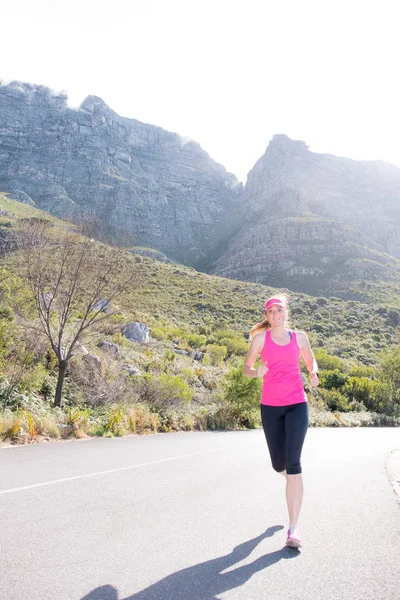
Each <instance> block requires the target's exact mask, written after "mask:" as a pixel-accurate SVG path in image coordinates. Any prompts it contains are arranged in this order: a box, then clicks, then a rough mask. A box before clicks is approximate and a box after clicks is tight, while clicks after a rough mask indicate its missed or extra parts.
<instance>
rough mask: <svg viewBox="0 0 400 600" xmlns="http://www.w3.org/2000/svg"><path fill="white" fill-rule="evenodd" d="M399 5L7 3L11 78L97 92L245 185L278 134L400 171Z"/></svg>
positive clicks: (381, 0) (75, 94) (357, 1)
mask: <svg viewBox="0 0 400 600" xmlns="http://www.w3.org/2000/svg"><path fill="white" fill-rule="evenodd" d="M398 4H399V3H398V0H346V1H344V0H2V2H1V7H0V23H1V60H0V79H2V80H3V81H4V82H8V81H10V80H20V81H29V82H32V83H37V84H43V85H47V86H49V87H51V88H53V89H54V90H56V91H61V90H65V91H66V92H67V93H68V96H69V101H70V104H71V105H73V106H79V104H80V103H81V102H82V100H83V99H84V98H85V97H86V96H87V95H89V94H94V95H96V96H100V97H101V98H103V100H104V101H105V102H106V103H107V104H108V105H109V106H110V107H111V108H112V109H113V110H115V111H116V112H117V113H119V114H120V115H122V116H125V117H131V118H135V119H138V120H140V121H144V122H146V123H151V124H154V125H158V126H160V127H163V128H164V129H167V130H169V131H175V132H177V133H179V134H181V135H182V136H188V137H190V138H192V139H194V140H196V141H197V142H199V143H200V144H201V146H202V147H203V148H204V150H206V151H207V152H208V153H209V154H210V156H211V157H212V158H214V159H215V160H217V161H218V162H220V163H222V164H223V165H224V166H225V167H226V169H227V170H228V171H231V172H233V173H235V174H236V175H237V177H238V178H239V179H241V180H242V181H245V179H246V176H247V173H248V171H249V170H250V169H251V168H252V167H253V165H254V163H255V162H256V160H258V158H259V157H260V156H261V155H262V154H263V153H264V152H265V149H266V147H267V145H268V142H269V140H270V139H271V137H272V136H273V135H274V134H275V133H286V134H287V135H289V136H290V137H292V138H294V139H301V140H304V141H305V142H306V143H307V144H308V145H309V146H310V149H311V150H313V151H314V152H326V153H329V154H336V155H339V156H347V157H350V158H355V159H381V160H385V161H388V162H392V163H394V164H396V165H398V166H400V119H399V107H400V89H399V88H400V86H399V84H398V79H399V77H398V73H399V64H398V63H399V57H400V52H399V50H400V35H399V17H398V12H400V6H398ZM397 6H398V7H397Z"/></svg>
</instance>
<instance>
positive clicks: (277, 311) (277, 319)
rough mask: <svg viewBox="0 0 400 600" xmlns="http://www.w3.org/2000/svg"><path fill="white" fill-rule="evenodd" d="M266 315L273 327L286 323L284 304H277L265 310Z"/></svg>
mask: <svg viewBox="0 0 400 600" xmlns="http://www.w3.org/2000/svg"><path fill="white" fill-rule="evenodd" d="M265 316H266V318H267V319H268V322H269V324H270V325H271V327H278V326H280V325H284V323H285V317H286V310H285V309H284V308H283V307H282V306H278V305H277V304H275V305H272V306H270V308H269V309H268V310H266V311H265Z"/></svg>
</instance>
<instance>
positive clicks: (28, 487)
mask: <svg viewBox="0 0 400 600" xmlns="http://www.w3.org/2000/svg"><path fill="white" fill-rule="evenodd" d="M399 447H400V429H394V428H393V429H391V428H387V429H366V428H363V429H361V428H356V429H310V430H309V432H308V435H307V439H306V445H305V448H304V453H303V469H304V481H305V488H306V491H305V501H304V506H303V510H302V515H301V530H302V534H303V535H302V537H303V548H302V549H301V551H296V550H293V549H290V548H285V547H284V542H285V538H286V529H287V515H286V506H285V500H284V480H283V478H282V477H281V476H279V475H277V474H275V473H274V472H273V471H272V469H271V467H270V464H269V457H268V454H267V449H266V445H265V441H264V438H263V434H262V432H261V431H248V432H230V433H223V432H219V433H211V432H207V433H179V434H166V435H157V436H146V437H131V438H124V439H115V438H114V439H94V440H81V441H74V442H59V443H51V444H41V445H30V446H23V447H17V448H3V449H1V450H0V473H1V479H0V597H1V599H2V600H3V599H4V600H50V599H51V600H54V599H56V600H81V599H83V598H85V600H214V599H221V600H222V599H227V598H229V600H239V599H240V600H261V599H263V600H275V599H276V600H278V599H279V600H286V599H287V600H289V599H290V600H296V599H299V600H300V599H301V600H307V599H312V600H320V599H324V600H333V599H335V600H344V599H346V600H353V599H357V600H389V599H390V600H396V599H398V598H400V503H399V498H398V496H397V495H396V494H395V493H394V491H393V488H392V486H391V485H390V483H389V479H388V475H387V473H386V469H385V461H386V459H387V457H388V456H389V453H390V452H391V451H393V450H394V449H395V448H399Z"/></svg>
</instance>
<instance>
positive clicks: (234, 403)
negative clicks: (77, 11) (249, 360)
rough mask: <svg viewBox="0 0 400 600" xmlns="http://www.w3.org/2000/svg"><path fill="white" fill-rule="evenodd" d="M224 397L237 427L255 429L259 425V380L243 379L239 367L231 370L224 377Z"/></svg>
mask: <svg viewBox="0 0 400 600" xmlns="http://www.w3.org/2000/svg"><path fill="white" fill-rule="evenodd" d="M223 387H224V397H225V399H226V401H227V402H228V406H229V407H230V408H231V410H232V412H233V414H234V416H235V417H236V419H237V423H238V425H241V426H245V427H255V426H256V424H259V420H260V418H259V412H260V409H259V404H260V395H261V379H260V378H258V377H257V378H251V377H245V376H244V375H243V372H242V369H241V368H240V367H237V368H233V369H231V370H230V371H229V372H228V373H227V374H226V375H225V377H224V383H223Z"/></svg>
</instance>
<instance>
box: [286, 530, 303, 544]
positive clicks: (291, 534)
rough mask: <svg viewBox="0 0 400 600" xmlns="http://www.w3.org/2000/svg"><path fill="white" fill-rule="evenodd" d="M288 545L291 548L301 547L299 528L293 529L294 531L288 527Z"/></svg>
mask: <svg viewBox="0 0 400 600" xmlns="http://www.w3.org/2000/svg"><path fill="white" fill-rule="evenodd" d="M286 546H290V547H291V548H301V541H300V538H299V535H298V533H297V529H293V530H292V531H290V529H288V532H287V540H286Z"/></svg>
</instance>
